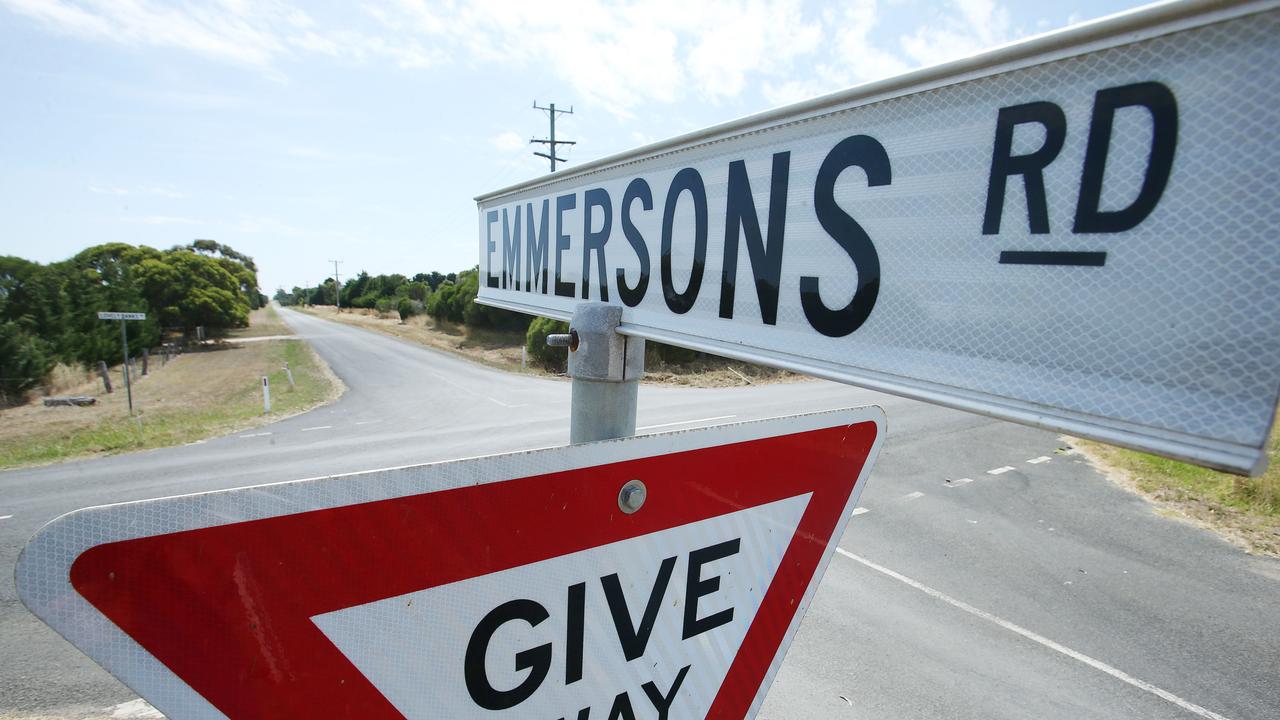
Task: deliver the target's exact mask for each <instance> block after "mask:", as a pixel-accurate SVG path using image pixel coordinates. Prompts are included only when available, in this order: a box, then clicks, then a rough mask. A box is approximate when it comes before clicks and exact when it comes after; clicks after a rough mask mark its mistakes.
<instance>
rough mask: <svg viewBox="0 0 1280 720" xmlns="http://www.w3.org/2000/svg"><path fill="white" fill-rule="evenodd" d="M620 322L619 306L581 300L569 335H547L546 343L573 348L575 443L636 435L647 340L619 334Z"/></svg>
mask: <svg viewBox="0 0 1280 720" xmlns="http://www.w3.org/2000/svg"><path fill="white" fill-rule="evenodd" d="M621 321H622V308H621V307H618V306H615V305H605V304H603V303H583V304H581V305H578V306H577V308H575V309H574V312H573V320H571V321H570V323H569V333H568V334H567V335H550V336H548V337H547V344H548V345H551V346H553V347H568V348H569V376H570V377H572V378H573V390H572V399H571V401H570V409H569V442H571V443H573V444H578V443H585V442H592V441H595V440H612V439H614V438H621V437H630V436H632V435H635V434H636V407H637V396H638V392H639V387H640V378H641V377H643V376H644V340H643V339H641V338H634V337H627V336H625V335H619V334H618V331H617V330H618V324H619V323H620V322H621Z"/></svg>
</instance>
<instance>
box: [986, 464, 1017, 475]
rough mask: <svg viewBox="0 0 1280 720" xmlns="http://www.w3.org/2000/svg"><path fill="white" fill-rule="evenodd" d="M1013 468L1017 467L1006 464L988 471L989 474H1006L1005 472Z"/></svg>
mask: <svg viewBox="0 0 1280 720" xmlns="http://www.w3.org/2000/svg"><path fill="white" fill-rule="evenodd" d="M1013 469H1015V468H1014V467H1013V466H1012V465H1005V466H1004V467H998V468H995V469H994V470H988V471H987V474H988V475H1003V474H1005V473H1007V472H1009V471H1010V470H1013Z"/></svg>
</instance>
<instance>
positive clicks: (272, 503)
mask: <svg viewBox="0 0 1280 720" xmlns="http://www.w3.org/2000/svg"><path fill="white" fill-rule="evenodd" d="M867 423H870V424H871V425H872V426H874V430H873V431H872V433H871V434H870V438H871V440H870V443H869V445H870V446H869V447H867V448H863V449H862V450H861V452H865V453H866V459H865V461H863V462H862V466H861V467H860V468H859V469H858V474H857V478H856V480H855V482H854V483H853V486H852V488H850V490H849V491H848V495H847V496H846V497H847V499H846V500H845V502H844V503H843V508H841V511H840V512H839V513H838V514H834V513H821V515H823V516H824V520H823V522H822V523H821V524H822V525H823V526H824V527H821V528H819V527H815V526H812V522H813V520H812V518H813V517H814V513H813V512H810V511H812V510H813V505H814V504H813V503H811V507H810V511H807V512H806V516H805V517H806V520H807V521H808V522H809V523H810V525H808V526H806V525H805V522H804V521H802V527H801V528H800V529H798V530H797V534H798V535H799V534H800V533H802V532H803V533H805V534H811V533H814V532H815V531H817V534H819V535H824V536H826V537H824V538H821V539H822V540H823V545H822V547H824V550H823V552H822V555H821V558H819V559H818V560H817V563H816V566H814V570H813V573H812V576H811V577H808V573H805V575H806V577H803V578H800V579H799V582H801V583H802V586H797V585H796V584H795V583H796V582H797V580H796V578H794V577H790V576H788V577H789V578H790V579H788V580H786V582H788V583H791V586H790V587H787V588H785V589H783V590H779V589H778V588H775V587H774V586H771V587H770V590H769V594H770V595H773V594H775V591H778V592H784V593H785V595H786V601H787V602H789V603H794V604H795V609H794V611H793V612H792V614H790V616H789V617H788V620H789V622H787V623H786V625H785V627H771V628H762V627H759V626H760V625H761V624H760V623H756V622H753V625H752V628H751V630H750V631H749V637H750V636H752V635H759V634H760V633H766V634H767V636H768V637H769V640H768V642H770V643H777V648H778V649H777V651H776V652H773V653H770V654H769V655H771V656H772V661H771V662H770V663H769V664H768V667H767V668H760V667H754V668H747V669H746V670H747V671H744V669H743V668H742V667H741V665H742V664H743V663H747V664H750V663H751V662H754V663H755V664H756V665H757V666H758V665H759V664H760V663H761V660H760V658H761V657H766V656H767V655H765V656H762V655H761V654H760V653H754V654H752V653H748V654H740V655H739V656H738V658H737V659H735V661H734V666H733V668H732V669H731V672H730V676H729V677H727V678H726V680H725V684H724V686H722V688H721V693H720V695H719V696H718V697H717V700H716V704H715V705H714V706H713V712H712V713H711V714H712V715H713V716H720V717H742V716H748V717H749V716H752V715H754V714H755V712H756V711H757V710H758V708H759V706H760V704H761V702H762V701H763V698H764V694H765V692H766V691H767V689H768V687H769V685H770V683H771V682H772V679H773V676H774V675H775V674H776V672H777V669H778V666H779V664H780V662H781V659H782V657H783V655H784V654H785V649H786V647H787V646H788V645H789V644H790V641H791V638H792V637H793V635H794V633H795V631H796V629H797V627H798V624H799V619H800V618H801V617H802V616H803V614H804V611H805V609H806V608H807V606H808V603H809V602H810V600H811V598H812V594H813V592H814V590H815V588H816V586H817V583H816V582H814V581H813V579H816V578H820V577H821V576H822V573H823V572H825V569H826V566H827V564H828V563H829V561H830V557H831V555H832V553H833V552H834V547H835V544H836V541H838V538H839V533H840V532H842V531H843V529H844V527H845V524H846V523H847V522H848V518H849V516H850V514H851V512H852V510H853V508H854V507H855V506H856V503H857V499H858V496H859V495H860V493H861V489H862V487H863V486H864V484H865V479H866V476H867V474H868V473H869V471H870V468H871V466H872V464H873V462H874V459H875V457H876V455H877V454H878V451H879V447H880V444H881V443H882V441H883V435H884V432H883V429H884V415H883V412H882V411H881V410H880V409H879V408H875V407H871V408H860V409H857V410H847V411H833V412H827V413H814V414H808V415H800V416H794V417H788V418H778V419H773V420H765V421H756V422H748V423H735V424H731V425H724V426H718V427H712V428H701V429H697V430H689V431H678V432H672V433H664V434H658V435H648V436H640V437H636V438H627V439H623V440H615V441H607V442H603V443H592V444H587V445H579V446H568V447H561V448H551V449H546V450H538V451H530V452H526V453H513V454H507V455H497V456H488V457H483V458H473V459H470V460H463V461H452V462H445V463H434V464H431V465H423V466H413V467H405V468H393V469H389V470H382V471H370V472H366V473H358V474H354V475H346V476H334V477H328V478H315V479H311V480H304V481H296V482H290V483H281V484H276V485H267V486H257V487H252V488H240V489H237V490H229V491H217V492H213V493H203V494H198V495H188V496H180V497H176V498H165V499H160V500H153V501H146V502H141V503H128V504H122V505H115V506H105V507H101V508H90V509H87V510H82V511H78V512H76V513H71V514H69V515H66V516H63V517H62V518H59V519H58V520H55V521H54V522H53V523H50V525H49V526H46V528H45V529H44V530H42V531H41V532H40V533H38V534H37V536H36V538H34V539H33V541H32V543H31V545H30V546H29V547H28V549H27V550H25V551H24V553H23V556H22V558H21V559H20V561H19V569H18V580H19V590H20V594H21V595H22V598H23V600H24V602H26V603H27V604H28V607H31V608H32V610H33V611H34V612H36V614H37V615H39V616H40V617H41V618H42V619H44V620H45V621H46V622H48V623H49V624H50V625H52V626H53V627H54V628H55V629H56V630H58V631H59V632H60V633H62V634H63V635H64V636H65V637H67V639H68V640H70V641H71V642H73V644H76V645H77V646H79V647H81V648H82V649H85V650H86V652H88V654H90V656H91V657H93V658H94V659H95V660H97V661H98V662H99V663H100V664H102V665H103V666H104V667H106V668H107V669H108V670H109V671H111V672H112V673H113V674H115V675H116V676H117V677H119V678H120V679H121V680H122V681H124V682H125V683H126V684H128V685H130V686H131V687H133V688H134V689H135V690H137V691H139V693H140V694H142V695H143V696H144V697H147V698H149V699H152V700H153V704H156V705H157V707H158V708H159V709H160V710H161V711H164V712H167V713H168V714H171V715H173V716H179V717H191V716H205V715H210V716H215V717H216V716H221V713H220V712H219V711H218V710H217V709H215V707H214V706H213V705H211V704H210V703H208V702H207V701H206V700H205V698H204V697H203V696H202V695H201V694H200V693H199V692H197V691H196V690H195V689H194V688H192V687H191V686H190V685H188V684H187V683H185V682H183V681H182V680H181V679H179V678H178V677H177V676H175V675H174V673H172V672H171V671H170V670H169V669H168V668H166V667H165V666H164V665H163V664H161V663H160V662H159V661H158V660H156V659H155V657H154V656H153V655H152V654H151V653H149V652H147V651H146V650H145V649H144V646H142V645H139V644H138V643H137V642H136V641H135V640H134V638H133V637H131V636H130V635H129V634H126V633H125V632H122V631H121V629H120V628H119V627H117V626H116V625H115V624H113V623H111V622H110V621H108V620H106V618H105V617H104V616H103V615H102V614H101V613H99V612H98V609H95V608H94V607H93V605H91V604H90V603H88V602H86V600H85V597H84V596H83V595H81V593H78V592H76V591H75V589H73V587H72V585H71V583H70V582H68V581H69V580H73V579H74V580H76V583H75V584H76V585H77V586H78V587H80V589H81V590H82V591H84V592H85V593H86V594H87V595H88V596H89V597H90V598H93V600H94V601H95V602H96V603H98V604H99V605H100V606H101V605H103V602H104V600H103V598H104V597H109V595H103V594H102V593H101V592H97V593H95V591H94V590H93V586H94V585H93V578H92V577H91V575H92V573H88V574H86V572H85V570H86V568H88V567H90V566H91V565H92V563H88V562H85V558H92V557H94V555H95V554H97V553H102V552H103V549H104V548H106V547H108V546H111V545H113V544H114V545H119V544H121V543H124V544H133V542H134V541H138V540H140V539H144V538H152V537H161V536H171V535H174V534H175V533H184V532H190V531H196V530H207V529H211V528H219V527H227V526H229V525H233V524H235V525H243V524H244V523H246V522H252V521H258V520H266V519H272V518H296V517H300V516H304V515H308V514H311V515H314V516H322V515H325V513H314V511H317V510H342V509H350V508H351V507H353V506H357V505H369V506H372V505H374V504H376V503H379V502H384V501H388V500H394V499H416V498H421V497H428V496H433V495H434V496H437V499H440V498H445V497H447V496H449V495H450V493H449V492H447V491H448V490H450V489H453V490H457V489H460V488H474V487H476V486H483V485H487V484H490V483H498V482H508V481H514V480H520V479H521V477H513V476H512V475H513V474H514V475H516V476H527V475H530V474H534V473H529V472H527V471H525V472H521V471H515V472H514V473H513V472H511V470H513V469H515V468H527V467H535V468H539V469H542V470H547V469H550V468H559V469H558V470H551V472H552V473H562V474H563V473H569V474H573V472H574V471H577V470H586V469H591V470H598V468H599V467H600V466H607V465H609V464H613V463H618V462H624V461H628V460H642V459H654V458H658V459H661V458H664V457H668V456H678V455H680V454H682V453H686V452H690V451H695V450H703V449H709V448H717V447H721V446H726V447H727V446H732V445H736V444H739V443H744V442H750V441H753V440H769V439H776V438H780V437H783V436H788V435H795V434H798V433H806V432H812V431H817V430H824V429H827V430H840V429H843V428H847V427H849V426H852V425H859V424H867ZM859 434H862V433H859ZM842 437H843V436H842ZM864 439H865V438H864ZM859 444H862V443H859ZM850 449H852V448H850ZM859 454H860V453H859ZM795 465H796V467H797V469H799V468H801V467H803V466H804V462H797V463H795ZM851 469H852V468H851ZM536 474H538V475H541V476H543V478H544V479H545V478H546V477H547V476H548V473H547V472H542V473H536ZM605 484H606V485H608V486H609V487H610V488H612V483H605ZM424 488H426V489H425V491H424ZM410 489H411V490H412V492H404V491H405V490H410ZM352 491H356V492H355V495H354V496H353V495H352ZM610 492H614V490H610ZM442 493H443V494H442ZM253 496H256V497H257V498H258V499H259V500H262V499H264V498H265V499H267V500H268V502H265V503H262V502H259V503H252V502H251V503H248V504H247V505H248V507H254V508H259V509H258V511H257V512H254V511H253V510H251V509H247V507H246V503H245V502H243V501H244V500H246V499H248V498H251V497H253ZM317 499H327V500H322V501H319V502H317ZM743 500H747V498H743ZM597 504H598V503H597ZM752 504H755V503H752ZM825 504H826V505H830V504H831V503H830V501H829V500H828V501H827V502H826V503H825ZM229 506H231V507H229ZM748 506H749V505H748ZM265 507H272V508H274V511H267V512H262V511H261V508H265ZM179 508H181V511H180V512H178V513H177V514H181V515H182V516H183V517H184V519H185V522H176V523H175V522H173V521H174V518H173V515H175V512H176V511H178V509H179ZM638 515H640V516H643V515H644V513H639V514H638ZM696 519H698V518H695V519H693V520H691V521H696ZM827 519H833V520H832V522H827ZM158 520H159V521H160V524H164V523H165V522H168V523H170V524H171V525H172V527H168V528H165V529H164V530H165V531H164V532H148V531H147V530H149V529H151V528H154V527H155V526H156V524H157V521H158ZM676 524H679V523H676ZM658 529H664V528H654V529H651V530H650V531H656V530H658ZM87 530H88V531H87ZM112 531H114V533H113V532H112ZM642 534H646V533H645V532H627V533H624V535H623V537H634V536H638V535H642ZM614 539H615V540H616V539H621V538H614ZM77 544H78V545H80V546H81V547H78V548H77V547H74V546H75V545H77ZM598 544H601V543H599V542H590V543H589V544H587V545H586V547H592V546H596V545H598ZM50 550H54V551H55V552H53V553H52V555H54V556H55V557H54V558H50V557H48V556H49V555H50V552H49V551H50ZM796 551H797V549H796V547H794V544H793V547H790V548H789V549H788V553H787V558H786V559H784V563H786V562H790V561H793V560H794V558H792V555H793V553H794V552H796ZM556 554H562V553H556ZM50 560H53V565H55V566H61V567H49V565H50V562H49V561H50ZM534 561H536V560H534ZM810 561H812V558H810ZM516 564H521V563H516ZM808 564H809V562H805V565H808ZM77 565H79V568H78V569H77ZM40 569H44V570H46V571H52V572H45V573H40V572H37V571H38V570H40ZM496 569H501V568H490V569H488V570H486V571H485V572H492V571H495V570H496ZM475 574H483V573H473V575H475ZM77 575H78V576H79V577H77ZM783 575H785V573H780V575H779V577H780V578H781V577H783ZM33 576H39V577H33ZM59 576H60V579H61V583H60V584H61V585H62V586H63V587H62V588H61V591H60V592H54V593H53V596H54V597H49V594H50V593H49V591H50V590H51V589H53V590H57V588H56V587H53V588H51V587H50V586H51V585H52V586H57V585H59V582H58V580H59ZM103 577H105V574H104V575H103ZM86 578H88V581H87V582H86ZM455 579H457V578H455ZM51 581H52V582H51ZM775 584H777V583H775ZM801 587H803V594H802V597H801V598H800V601H799V602H798V603H796V602H795V599H796V596H797V595H798V594H799V593H798V592H797V591H799V590H801ZM33 588H34V589H35V590H36V592H32V590H33ZM99 589H101V587H100V588H99ZM418 589H420V588H418ZM391 594H394V593H383V595H384V596H386V595H391ZM766 602H767V600H766ZM343 606H349V603H348V604H345V605H343ZM103 609H107V610H108V611H112V609H111V608H109V607H104V608H103ZM117 610H118V609H117ZM764 610H765V608H764V606H762V608H761V613H760V614H759V615H758V616H757V618H759V617H761V616H764V614H765V613H764ZM113 614H114V615H115V616H116V618H117V620H121V621H122V624H124V625H125V626H126V627H129V630H130V632H133V633H135V634H136V633H137V632H138V628H137V627H135V626H131V625H130V622H129V620H128V619H127V617H124V618H122V616H121V615H120V614H119V613H118V612H114V611H113ZM154 640H155V638H154V637H153V638H150V639H149V640H148V641H147V642H146V645H147V646H151V647H153V648H154V647H156V646H155V645H154ZM104 641H105V642H104ZM746 643H747V641H745V640H744V645H746ZM744 657H745V658H748V659H747V660H744ZM749 658H755V660H751V659H749ZM124 660H132V662H122V661H124ZM761 670H763V677H762V676H761ZM731 678H745V679H746V681H747V682H750V683H752V684H756V683H758V685H757V690H756V692H755V693H754V694H752V693H750V688H748V687H741V686H736V685H734V684H733V682H731ZM737 685H741V682H737ZM205 689H206V690H207V688H205ZM193 695H194V697H192V696H193ZM748 697H749V698H751V702H750V703H749V705H747V704H745V702H744V700H743V699H744V698H748ZM219 704H220V705H221V706H222V708H223V709H224V710H231V709H232V708H230V707H226V704H225V702H223V703H219ZM241 709H243V708H241Z"/></svg>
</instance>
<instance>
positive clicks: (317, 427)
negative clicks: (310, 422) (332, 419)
mask: <svg viewBox="0 0 1280 720" xmlns="http://www.w3.org/2000/svg"><path fill="white" fill-rule="evenodd" d="M331 427H333V426H332V425H317V426H315V427H309V428H302V430H301V431H300V432H311V431H312V430H328V429H329V428H331Z"/></svg>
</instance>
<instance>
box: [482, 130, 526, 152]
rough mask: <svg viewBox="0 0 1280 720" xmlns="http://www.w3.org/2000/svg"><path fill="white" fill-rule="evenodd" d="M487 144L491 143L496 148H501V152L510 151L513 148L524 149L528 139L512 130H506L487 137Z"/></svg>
mask: <svg viewBox="0 0 1280 720" xmlns="http://www.w3.org/2000/svg"><path fill="white" fill-rule="evenodd" d="M489 144H490V145H492V146H493V147H494V148H495V149H497V150H502V151H503V152H511V151H513V150H523V149H525V148H526V147H528V145H529V141H527V140H525V139H524V138H523V137H521V136H520V135H517V134H515V133H514V132H511V131H510V130H508V131H507V132H504V133H499V134H497V135H494V136H493V137H491V138H489Z"/></svg>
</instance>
